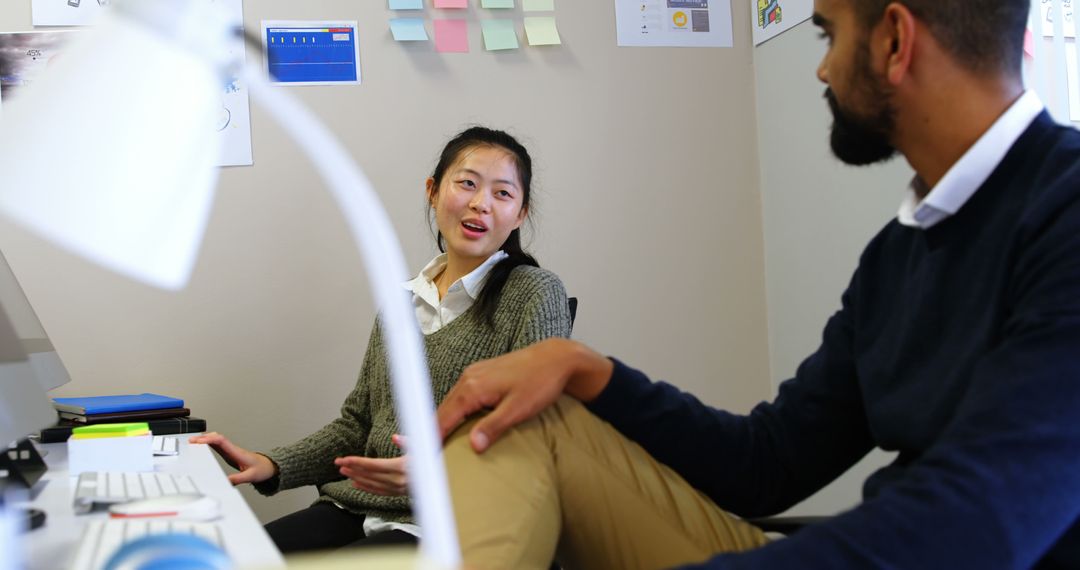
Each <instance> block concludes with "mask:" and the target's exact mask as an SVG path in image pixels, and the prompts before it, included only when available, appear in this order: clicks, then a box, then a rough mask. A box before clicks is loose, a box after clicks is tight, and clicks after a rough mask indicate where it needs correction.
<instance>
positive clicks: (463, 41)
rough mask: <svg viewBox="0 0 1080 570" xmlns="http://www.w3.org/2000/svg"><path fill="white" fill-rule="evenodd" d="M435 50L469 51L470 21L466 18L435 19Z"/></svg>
mask: <svg viewBox="0 0 1080 570" xmlns="http://www.w3.org/2000/svg"><path fill="white" fill-rule="evenodd" d="M435 51H438V52H442V53H468V52H469V27H468V22H466V21H465V20H435Z"/></svg>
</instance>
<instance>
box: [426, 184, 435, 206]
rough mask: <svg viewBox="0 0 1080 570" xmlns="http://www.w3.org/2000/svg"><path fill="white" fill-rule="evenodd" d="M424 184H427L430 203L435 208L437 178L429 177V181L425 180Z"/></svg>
mask: <svg viewBox="0 0 1080 570" xmlns="http://www.w3.org/2000/svg"><path fill="white" fill-rule="evenodd" d="M424 186H425V188H426V192H427V201H428V205H430V206H431V207H432V208H434V207H435V179H434V178H428V179H427V181H425V182H424Z"/></svg>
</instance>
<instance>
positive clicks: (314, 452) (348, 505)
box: [191, 127, 570, 553]
mask: <svg viewBox="0 0 1080 570" xmlns="http://www.w3.org/2000/svg"><path fill="white" fill-rule="evenodd" d="M531 182H532V160H531V159H530V157H529V154H528V151H526V150H525V148H524V147H523V146H522V145H521V144H520V143H518V142H517V141H516V140H515V139H514V138H513V137H511V136H510V135H508V134H506V133H504V132H502V131H496V130H491V129H487V128H483V127H473V128H470V129H467V130H465V131H464V132H462V133H461V134H459V135H458V136H456V137H455V138H454V139H452V140H451V141H450V142H449V143H447V145H446V147H445V148H444V149H443V151H442V154H441V156H440V158H439V162H438V164H437V165H436V167H435V172H434V173H433V174H432V175H431V177H430V178H428V179H427V182H426V186H427V199H428V204H429V207H430V209H431V210H432V211H433V212H434V218H435V223H436V226H437V228H438V235H437V238H436V241H437V243H438V245H439V249H440V251H443V252H444V253H443V254H442V255H439V256H437V257H436V258H435V259H433V260H432V261H431V262H430V263H428V265H427V266H426V267H425V268H424V269H423V270H422V271H421V272H420V274H419V275H418V276H417V277H416V278H415V279H413V280H412V281H410V282H408V283H407V284H406V287H407V288H408V289H409V290H411V291H412V293H413V305H414V306H415V308H416V317H417V320H418V322H419V324H420V329H421V332H423V333H424V340H425V348H426V352H427V359H428V366H429V368H430V370H431V381H432V388H433V393H434V396H435V400H436V403H438V402H441V401H442V399H443V397H444V396H445V395H446V393H447V392H448V391H449V390H450V388H451V387H452V385H453V383H454V382H455V381H456V380H457V379H458V377H459V376H460V375H461V372H462V370H463V369H464V368H465V367H466V366H468V365H469V364H471V363H473V362H476V361H478V360H484V359H487V358H492V357H494V356H497V355H499V354H503V353H506V352H510V351H513V350H516V349H518V348H523V347H525V346H528V345H530V344H533V343H535V342H537V341H539V340H542V339H545V338H549V337H554V336H559V337H568V336H569V335H570V313H569V307H568V304H567V299H566V293H565V291H564V289H563V286H562V283H561V282H560V281H559V279H558V277H556V276H555V275H554V274H553V273H551V272H549V271H546V270H543V269H541V268H540V267H539V266H538V264H537V262H536V260H535V259H533V257H532V256H530V255H529V254H528V253H526V252H525V251H524V250H522V248H521V238H520V227H521V225H522V223H523V222H524V221H525V220H526V218H527V217H528V213H529V204H530V197H531ZM385 354H386V351H385V349H384V347H383V339H382V335H381V333H380V328H379V324H378V322H376V323H375V327H374V329H373V330H372V333H371V339H370V340H369V342H368V347H367V352H366V354H365V356H364V364H363V368H362V369H361V371H360V377H359V379H358V381H357V383H356V387H355V388H354V389H353V391H352V393H351V394H349V396H348V398H346V400H345V403H344V405H343V406H342V408H341V416H340V417H338V418H337V419H335V420H334V421H332V422H330V423H329V424H327V425H326V426H325V427H323V428H322V429H320V430H319V431H317V432H315V433H314V434H312V435H310V436H308V437H306V438H304V439H302V440H300V441H298V442H296V443H294V444H292V445H287V446H284V447H279V448H276V449H274V450H271V451H269V452H267V453H255V452H251V451H248V450H246V449H243V448H241V447H238V446H236V445H235V444H233V443H232V442H231V441H229V440H228V439H227V438H226V437H225V436H223V435H221V434H217V433H208V434H205V435H201V436H196V437H193V438H191V442H192V443H206V444H210V445H211V446H213V447H214V449H215V450H216V451H217V452H218V453H219V454H221V456H222V457H223V458H224V459H225V460H226V461H227V462H229V464H230V465H233V466H234V467H236V468H237V469H239V472H238V473H234V474H232V475H230V476H229V480H230V481H231V482H232V483H233V484H234V485H238V484H241V483H253V484H254V485H255V488H256V489H257V490H259V492H261V493H263V494H265V495H272V494H274V493H276V492H278V491H282V490H285V489H291V488H295V487H300V486H304V485H316V486H318V489H319V498H318V499H317V500H316V502H315V503H314V504H312V505H311V506H310V507H308V508H306V509H303V510H300V511H297V512H296V513H293V514H291V515H287V516H285V517H283V518H281V519H278V520H276V521H273V522H271V523H269V524H268V525H266V529H267V532H268V533H269V534H270V537H271V538H272V539H273V540H274V542H275V544H277V546H278V548H279V549H280V550H281V551H282V552H285V553H288V552H297V551H302V550H314V549H325V548H338V547H342V546H346V545H349V544H352V543H356V544H357V545H361V544H374V543H388V542H412V541H415V536H416V535H417V534H418V532H419V529H418V528H417V527H416V526H415V524H413V519H412V514H411V511H410V508H409V501H408V497H406V496H405V493H406V480H405V470H404V467H405V463H404V462H405V458H404V457H403V456H402V455H401V450H400V446H401V442H400V440H399V438H398V436H397V435H396V434H397V431H398V425H397V421H396V419H395V417H394V406H393V399H392V396H391V388H390V380H389V372H388V362H387V360H386V356H385ZM357 541H361V542H357Z"/></svg>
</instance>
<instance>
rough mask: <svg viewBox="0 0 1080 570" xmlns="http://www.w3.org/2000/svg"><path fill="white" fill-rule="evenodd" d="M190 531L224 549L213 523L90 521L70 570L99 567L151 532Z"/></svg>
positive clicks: (97, 569)
mask: <svg viewBox="0 0 1080 570" xmlns="http://www.w3.org/2000/svg"><path fill="white" fill-rule="evenodd" d="M166 533H168V534H174V533H182V534H194V535H196V536H200V537H202V538H205V539H206V540H208V541H210V542H211V543H212V544H214V545H216V546H218V547H219V548H222V549H224V548H225V543H224V540H223V539H222V535H221V527H220V526H218V525H217V524H216V523H207V522H184V521H178V520H161V519H159V520H152V519H139V520H132V519H106V520H95V521H90V523H89V524H87V526H86V530H85V531H83V535H82V539H81V540H80V541H79V546H78V548H77V549H76V550H75V558H74V561H73V562H72V564H71V570H100V569H102V568H104V567H105V563H106V562H108V560H109V558H110V557H111V556H112V555H113V554H115V553H116V551H117V550H119V549H120V547H121V546H123V545H124V544H126V543H128V542H130V541H132V540H135V539H137V538H139V537H142V536H147V535H154V534H166Z"/></svg>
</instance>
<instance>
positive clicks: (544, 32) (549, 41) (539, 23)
mask: <svg viewBox="0 0 1080 570" xmlns="http://www.w3.org/2000/svg"><path fill="white" fill-rule="evenodd" d="M525 34H526V35H527V36H529V45H531V46H554V45H559V44H562V38H560V37H559V29H558V28H556V27H555V18H551V17H548V16H541V17H532V18H525Z"/></svg>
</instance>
